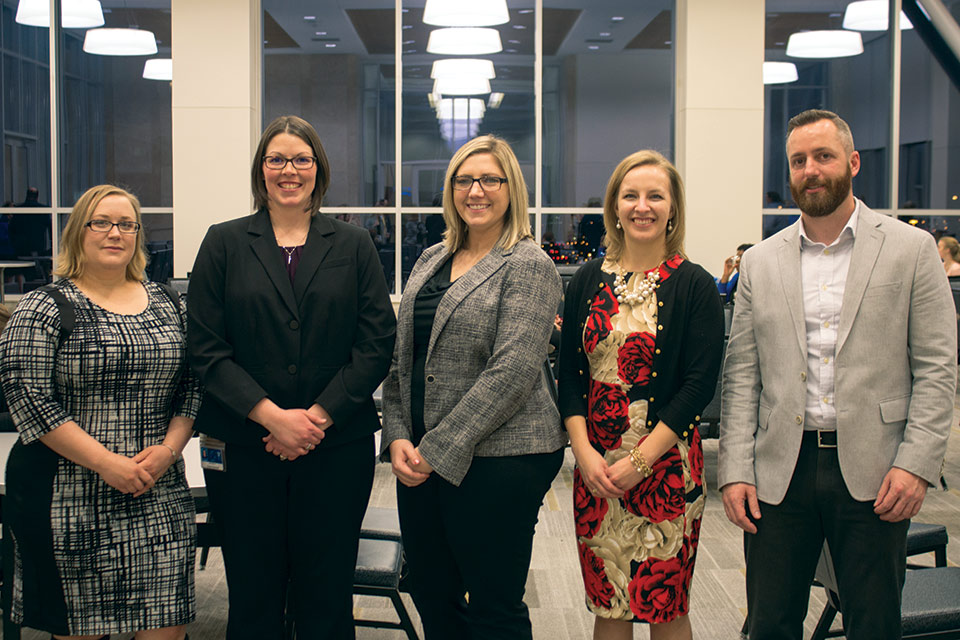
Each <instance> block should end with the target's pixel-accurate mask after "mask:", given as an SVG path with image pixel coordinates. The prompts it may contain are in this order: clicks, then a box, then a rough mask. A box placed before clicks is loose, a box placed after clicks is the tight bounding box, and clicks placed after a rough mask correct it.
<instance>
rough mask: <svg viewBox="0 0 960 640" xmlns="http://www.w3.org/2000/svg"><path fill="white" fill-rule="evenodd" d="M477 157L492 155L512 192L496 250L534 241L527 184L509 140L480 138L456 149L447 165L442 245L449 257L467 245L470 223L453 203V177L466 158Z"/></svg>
mask: <svg viewBox="0 0 960 640" xmlns="http://www.w3.org/2000/svg"><path fill="white" fill-rule="evenodd" d="M478 153H489V154H490V155H492V156H493V157H494V158H496V160H497V162H498V163H499V164H500V169H502V170H503V173H504V175H505V176H506V178H507V188H508V189H509V190H510V204H509V206H508V207H507V212H506V214H505V216H504V218H505V219H504V221H503V231H502V232H501V234H500V239H499V240H497V246H498V247H500V248H502V249H510V248H512V247H513V246H514V245H515V244H517V243H518V242H520V241H521V240H523V239H524V238H532V237H533V234H532V233H531V232H530V214H529V213H528V209H527V183H526V182H524V180H523V173H522V172H521V171H520V163H519V162H518V161H517V156H516V155H515V154H514V153H513V149H511V148H510V145H509V144H507V142H506V140H503V139H501V138H498V137H496V136H480V137H479V138H474V139H473V140H470V141H469V142H467V143H466V144H464V145H463V146H462V147H460V148H459V149H457V151H456V153H454V154H453V157H452V158H451V159H450V164H449V165H447V175H446V178H445V182H444V187H443V221H444V222H445V223H446V224H447V230H446V231H444V232H443V244H444V246H446V247H447V250H448V251H450V253H453V252H454V251H456V250H457V249H459V248H460V247H462V246H463V243H464V242H466V241H467V223H465V222H464V221H463V219H462V218H460V214H458V213H457V207H456V205H455V204H454V203H453V177H454V176H455V175H457V171H459V170H460V165H462V164H463V163H464V162H465V161H466V159H467V158H469V157H470V156H472V155H476V154H478ZM500 188H501V189H502V188H503V187H502V186H501V187H500Z"/></svg>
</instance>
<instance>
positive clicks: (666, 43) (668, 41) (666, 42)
mask: <svg viewBox="0 0 960 640" xmlns="http://www.w3.org/2000/svg"><path fill="white" fill-rule="evenodd" d="M663 44H665V45H668V46H669V45H671V44H673V40H664V41H663Z"/></svg>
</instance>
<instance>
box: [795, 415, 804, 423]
mask: <svg viewBox="0 0 960 640" xmlns="http://www.w3.org/2000/svg"><path fill="white" fill-rule="evenodd" d="M795 419H796V421H797V424H803V416H797V417H796V418H795Z"/></svg>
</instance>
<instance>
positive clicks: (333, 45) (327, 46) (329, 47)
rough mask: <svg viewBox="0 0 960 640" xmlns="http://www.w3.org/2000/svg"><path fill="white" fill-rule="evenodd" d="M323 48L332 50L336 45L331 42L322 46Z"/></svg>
mask: <svg viewBox="0 0 960 640" xmlns="http://www.w3.org/2000/svg"><path fill="white" fill-rule="evenodd" d="M323 46H325V47H326V48H327V49H333V48H334V47H336V46H337V45H336V44H335V43H333V42H328V43H327V44H325V45H323Z"/></svg>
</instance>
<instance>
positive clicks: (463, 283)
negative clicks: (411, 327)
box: [427, 247, 512, 358]
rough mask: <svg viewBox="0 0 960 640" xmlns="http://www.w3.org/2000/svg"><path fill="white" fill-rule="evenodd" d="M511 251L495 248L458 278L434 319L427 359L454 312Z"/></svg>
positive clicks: (448, 291)
mask: <svg viewBox="0 0 960 640" xmlns="http://www.w3.org/2000/svg"><path fill="white" fill-rule="evenodd" d="M510 253H512V250H511V251H506V252H505V251H502V250H501V249H499V248H496V247H494V248H493V249H491V250H490V253H488V254H487V255H485V256H484V257H483V258H482V259H481V260H480V262H478V263H477V264H475V265H474V266H473V268H472V269H470V270H469V271H467V272H466V273H465V274H463V275H462V276H460V277H459V278H457V280H456V282H454V283H453V284H452V285H451V286H450V288H449V289H448V290H447V293H446V294H445V295H444V296H443V299H441V300H440V304H439V306H437V314H436V315H435V316H434V318H433V331H432V332H431V334H430V345H429V346H428V347H427V358H429V357H430V354H431V353H432V352H433V345H434V344H436V342H437V337H438V336H439V335H440V332H441V331H443V325H445V324H446V322H447V320H449V319H450V315H451V314H452V313H453V310H454V309H456V308H457V305H459V304H460V303H461V302H463V300H464V298H466V297H467V296H468V295H469V294H470V293H471V292H472V291H473V290H474V289H476V288H477V287H479V286H480V285H481V284H483V283H484V282H485V281H486V280H487V279H488V278H489V277H490V276H492V275H493V274H494V273H496V271H497V270H498V269H499V268H500V267H501V266H503V263H504V262H506V258H505V256H506V255H509V254H510Z"/></svg>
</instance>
